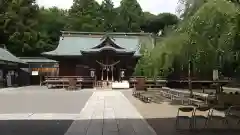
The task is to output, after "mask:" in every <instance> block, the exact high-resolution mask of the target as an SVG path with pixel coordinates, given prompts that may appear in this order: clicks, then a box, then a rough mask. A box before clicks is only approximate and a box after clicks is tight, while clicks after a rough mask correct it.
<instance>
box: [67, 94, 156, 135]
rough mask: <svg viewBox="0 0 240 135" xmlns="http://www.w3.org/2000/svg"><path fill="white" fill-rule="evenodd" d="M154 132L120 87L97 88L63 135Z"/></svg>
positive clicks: (113, 134)
mask: <svg viewBox="0 0 240 135" xmlns="http://www.w3.org/2000/svg"><path fill="white" fill-rule="evenodd" d="M75 134H78V135H156V133H155V131H154V130H153V129H152V128H151V127H150V126H149V125H148V123H147V122H146V121H145V120H144V119H143V118H142V116H141V115H140V114H139V113H138V111H137V110H136V109H135V107H134V106H133V105H132V104H131V103H130V102H129V101H128V99H127V98H126V97H125V96H124V95H123V94H122V93H121V92H120V91H96V92H94V94H93V95H92V96H91V97H90V99H89V100H88V102H87V103H86V105H85V107H84V108H83V109H82V111H81V113H80V115H79V117H78V118H77V120H75V121H74V122H73V123H72V125H71V126H70V128H69V129H68V131H67V132H66V133H65V135H75Z"/></svg>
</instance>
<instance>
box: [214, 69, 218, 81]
mask: <svg viewBox="0 0 240 135" xmlns="http://www.w3.org/2000/svg"><path fill="white" fill-rule="evenodd" d="M218 79H219V77H218V70H213V81H216V80H218Z"/></svg>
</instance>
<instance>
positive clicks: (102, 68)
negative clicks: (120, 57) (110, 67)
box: [101, 67, 103, 81]
mask: <svg viewBox="0 0 240 135" xmlns="http://www.w3.org/2000/svg"><path fill="white" fill-rule="evenodd" d="M101 80H102V81H103V67H102V76H101Z"/></svg>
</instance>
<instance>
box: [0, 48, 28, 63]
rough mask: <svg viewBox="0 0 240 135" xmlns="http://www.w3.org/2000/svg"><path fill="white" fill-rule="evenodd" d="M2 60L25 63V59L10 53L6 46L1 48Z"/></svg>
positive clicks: (0, 58) (0, 57) (0, 56)
mask: <svg viewBox="0 0 240 135" xmlns="http://www.w3.org/2000/svg"><path fill="white" fill-rule="evenodd" d="M0 60H2V61H7V62H13V63H22V64H24V61H22V60H20V59H19V58H17V57H16V56H14V55H13V54H12V53H10V52H9V51H8V50H7V49H4V48H0Z"/></svg>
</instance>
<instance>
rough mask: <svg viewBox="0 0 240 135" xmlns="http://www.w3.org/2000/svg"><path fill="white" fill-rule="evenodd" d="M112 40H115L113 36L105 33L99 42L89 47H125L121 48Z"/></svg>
mask: <svg viewBox="0 0 240 135" xmlns="http://www.w3.org/2000/svg"><path fill="white" fill-rule="evenodd" d="M114 41H115V39H114V38H113V37H111V36H110V35H108V34H106V35H104V36H103V37H102V38H101V41H100V43H99V44H98V45H97V46H95V47H93V48H91V49H100V48H102V47H106V46H107V47H108V46H110V47H113V48H116V49H125V48H122V47H121V46H119V45H117V44H116V43H115V42H114Z"/></svg>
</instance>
